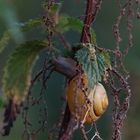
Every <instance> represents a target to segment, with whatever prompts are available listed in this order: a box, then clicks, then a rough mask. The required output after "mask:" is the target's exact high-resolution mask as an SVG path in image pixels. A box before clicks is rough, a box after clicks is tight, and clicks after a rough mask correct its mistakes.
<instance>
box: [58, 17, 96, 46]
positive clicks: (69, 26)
mask: <svg viewBox="0 0 140 140" xmlns="http://www.w3.org/2000/svg"><path fill="white" fill-rule="evenodd" d="M82 29H83V22H82V21H81V20H79V19H78V18H74V17H70V16H68V15H61V16H60V17H59V23H58V25H57V26H56V31H57V32H60V33H64V32H67V31H70V30H74V31H77V32H79V33H81V32H82ZM90 33H91V40H92V42H93V44H94V45H96V35H95V32H94V30H93V29H92V28H91V30H90Z"/></svg>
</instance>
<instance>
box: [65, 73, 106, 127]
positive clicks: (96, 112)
mask: <svg viewBox="0 0 140 140" xmlns="http://www.w3.org/2000/svg"><path fill="white" fill-rule="evenodd" d="M77 81H78V80H77V77H75V78H73V79H72V80H71V81H70V82H69V85H68V88H67V100H68V106H69V109H70V112H71V113H72V114H73V115H75V116H76V117H77V118H78V120H80V121H83V122H84V123H88V124H91V123H92V122H93V121H96V120H97V119H98V118H100V116H101V115H102V114H103V113H104V112H105V110H106V109H107V107H108V97H107V94H106V90H105V88H104V87H103V85H102V84H100V83H97V84H96V85H95V86H94V88H93V89H92V90H91V91H90V93H85V91H82V89H80V88H77ZM82 81H83V88H84V89H86V88H87V86H88V81H87V78H86V76H85V75H84V74H83V75H82ZM76 88H77V89H76ZM76 90H77V91H76ZM76 109H77V111H76Z"/></svg>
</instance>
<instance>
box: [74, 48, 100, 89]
mask: <svg viewBox="0 0 140 140" xmlns="http://www.w3.org/2000/svg"><path fill="white" fill-rule="evenodd" d="M75 57H76V59H77V60H78V62H79V63H80V64H81V65H82V69H83V71H84V73H85V74H86V76H87V79H88V86H89V90H90V89H92V88H93V87H94V85H95V84H96V83H97V82H99V81H101V76H100V73H99V68H98V64H97V60H96V55H95V54H91V50H90V49H89V48H88V47H84V48H82V49H80V50H78V51H77V53H76V55H75Z"/></svg>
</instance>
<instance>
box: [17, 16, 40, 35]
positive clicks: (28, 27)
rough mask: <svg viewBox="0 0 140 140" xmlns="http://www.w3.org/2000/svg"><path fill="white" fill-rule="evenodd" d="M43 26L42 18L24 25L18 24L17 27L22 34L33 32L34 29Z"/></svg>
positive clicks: (31, 20) (30, 20)
mask: <svg viewBox="0 0 140 140" xmlns="http://www.w3.org/2000/svg"><path fill="white" fill-rule="evenodd" d="M41 24H42V19H41V18H35V19H29V20H28V21H27V22H24V23H16V25H17V26H19V28H20V30H21V31H22V32H26V31H29V30H31V29H32V28H35V27H37V26H41Z"/></svg>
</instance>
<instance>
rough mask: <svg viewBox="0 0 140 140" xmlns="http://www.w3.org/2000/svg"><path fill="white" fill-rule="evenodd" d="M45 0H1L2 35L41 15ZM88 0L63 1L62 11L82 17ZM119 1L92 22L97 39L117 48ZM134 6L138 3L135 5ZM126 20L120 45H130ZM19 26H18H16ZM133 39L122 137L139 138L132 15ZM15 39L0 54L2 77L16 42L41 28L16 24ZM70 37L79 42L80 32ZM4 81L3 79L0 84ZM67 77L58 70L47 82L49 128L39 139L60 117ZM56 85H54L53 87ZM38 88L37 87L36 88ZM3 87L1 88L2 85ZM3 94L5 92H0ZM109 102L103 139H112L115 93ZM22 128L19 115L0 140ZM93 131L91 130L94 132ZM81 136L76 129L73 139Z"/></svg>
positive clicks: (136, 24)
mask: <svg viewBox="0 0 140 140" xmlns="http://www.w3.org/2000/svg"><path fill="white" fill-rule="evenodd" d="M42 2H43V1H42V0H0V37H2V35H3V32H4V31H5V30H7V29H9V28H11V29H14V28H15V23H17V22H25V21H27V20H28V19H30V18H35V17H39V16H41V15H42V13H43V9H42V7H41V5H42ZM85 2H86V1H85V0H70V1H66V0H65V1H63V6H62V9H61V12H64V13H67V14H69V15H71V16H75V17H79V16H81V15H84V12H85V5H86V3H85ZM116 5H117V2H115V1H112V0H108V1H104V2H103V3H102V10H101V11H100V12H99V14H98V16H97V18H96V22H95V23H94V25H93V28H94V30H95V33H96V36H97V43H98V45H99V46H102V47H106V48H114V47H115V40H114V37H113V33H112V26H113V24H114V22H115V19H116V16H117V15H118V6H116ZM134 8H135V7H134ZM124 23H125V21H123V22H122V26H121V34H122V37H123V38H124V39H123V42H122V43H121V46H122V47H124V46H127V31H126V25H125V24H124ZM16 27H17V26H16ZM132 32H133V39H134V46H133V48H131V50H130V52H129V54H128V55H127V57H126V59H125V65H126V68H127V69H128V70H129V72H130V75H131V78H130V79H129V81H130V85H131V88H132V92H133V95H132V98H131V105H130V110H129V112H128V116H127V119H126V121H125V125H124V128H123V131H122V136H123V138H122V139H123V140H140V129H139V128H140V119H139V118H140V109H139V106H140V94H139V91H140V86H139V83H140V47H139V46H140V39H139V38H140V37H139V36H140V21H139V20H137V19H136V18H133V30H132ZM11 34H12V36H13V39H12V40H11V42H10V44H9V46H8V47H7V49H6V50H5V51H4V53H2V54H1V55H0V79H1V77H2V74H3V67H4V64H5V62H6V59H7V57H8V54H10V53H11V51H12V50H13V48H14V47H15V42H16V43H21V42H23V41H24V40H27V38H28V40H31V39H32V38H39V37H40V34H39V29H35V30H33V31H31V32H29V33H27V34H23V33H21V32H20V31H19V30H18V29H17V28H16V30H12V32H11ZM66 37H67V39H68V40H69V41H70V42H71V43H75V42H78V41H79V39H80V36H79V35H78V34H75V33H73V32H69V33H67V34H66ZM44 58H45V54H42V56H40V58H39V60H38V61H37V64H36V66H35V68H34V71H37V70H38V69H39V68H40V67H41V65H42V64H43V60H44ZM1 84H2V83H0V87H2V86H1ZM63 84H64V77H63V76H62V75H59V74H56V73H55V74H53V76H52V78H51V79H50V81H49V83H48V90H47V95H46V100H47V108H48V119H47V120H48V124H47V125H48V129H47V130H46V131H45V132H43V133H41V134H40V135H39V136H37V138H36V140H47V137H48V132H49V130H50V129H51V127H52V125H53V124H54V123H55V122H56V121H57V119H58V116H59V115H60V112H61V109H62V106H63V101H62V100H61V97H62V96H64V95H63V92H64V91H63V86H64V85H63ZM54 87H55V88H54ZM35 90H36V91H37V90H38V87H36V88H35ZM0 91H1V89H0ZM0 94H2V92H1V93H0ZM109 100H110V106H109V109H108V111H107V113H105V114H104V115H103V117H102V118H101V119H99V121H98V122H97V126H98V129H99V132H100V134H101V137H102V138H103V139H104V140H109V139H111V129H112V128H111V123H112V122H111V113H112V97H111V96H110V98H109ZM0 115H1V116H0V125H1V123H2V114H0ZM38 116H39V114H37V113H36V109H33V110H32V111H31V118H32V121H33V122H36V120H38ZM22 132H23V120H22V119H21V117H19V118H18V119H17V121H16V123H15V124H14V127H13V128H12V131H11V134H10V135H9V136H8V137H0V140H22V139H23V138H22ZM93 134H94V132H93V133H92V134H91V136H92V135H93ZM79 139H82V135H81V133H79V131H78V130H77V131H76V132H75V134H74V137H73V140H79Z"/></svg>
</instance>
